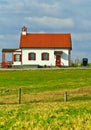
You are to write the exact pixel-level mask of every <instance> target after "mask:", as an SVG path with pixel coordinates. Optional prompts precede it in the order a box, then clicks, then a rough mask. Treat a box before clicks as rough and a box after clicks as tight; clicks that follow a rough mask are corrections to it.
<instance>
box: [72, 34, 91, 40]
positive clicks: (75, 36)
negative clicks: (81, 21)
mask: <svg viewBox="0 0 91 130" xmlns="http://www.w3.org/2000/svg"><path fill="white" fill-rule="evenodd" d="M72 39H73V40H74V41H78V42H88V41H91V32H90V33H85V32H83V33H73V34H72Z"/></svg>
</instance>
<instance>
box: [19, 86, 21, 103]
mask: <svg viewBox="0 0 91 130" xmlns="http://www.w3.org/2000/svg"><path fill="white" fill-rule="evenodd" d="M19 104H21V88H19Z"/></svg>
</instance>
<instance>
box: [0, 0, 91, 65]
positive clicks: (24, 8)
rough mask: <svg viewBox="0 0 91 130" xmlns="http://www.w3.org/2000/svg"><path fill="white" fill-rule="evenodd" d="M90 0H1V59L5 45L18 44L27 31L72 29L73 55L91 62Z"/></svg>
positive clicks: (45, 31) (69, 30) (15, 46)
mask: <svg viewBox="0 0 91 130" xmlns="http://www.w3.org/2000/svg"><path fill="white" fill-rule="evenodd" d="M90 8H91V0H0V61H1V50H2V49H3V48H19V40H20V33H21V28H22V26H23V25H25V26H27V30H28V32H30V33H32V32H43V33H71V37H72V48H73V49H72V56H71V57H72V59H73V60H74V59H77V58H79V59H82V58H83V57H87V58H88V60H89V62H91V11H90V10H91V9H90Z"/></svg>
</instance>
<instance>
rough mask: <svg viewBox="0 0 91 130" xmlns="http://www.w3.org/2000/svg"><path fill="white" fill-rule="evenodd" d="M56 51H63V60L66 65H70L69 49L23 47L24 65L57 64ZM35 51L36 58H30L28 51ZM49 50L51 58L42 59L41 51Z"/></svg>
mask: <svg viewBox="0 0 91 130" xmlns="http://www.w3.org/2000/svg"><path fill="white" fill-rule="evenodd" d="M54 51H63V53H62V57H61V62H62V65H64V66H69V61H68V59H69V58H68V54H69V50H68V49H22V65H43V66H44V65H47V66H55V62H56V57H55V55H54ZM30 52H33V53H36V60H28V53H30ZM44 52H47V53H49V60H48V61H47V60H44V61H43V60H41V53H44Z"/></svg>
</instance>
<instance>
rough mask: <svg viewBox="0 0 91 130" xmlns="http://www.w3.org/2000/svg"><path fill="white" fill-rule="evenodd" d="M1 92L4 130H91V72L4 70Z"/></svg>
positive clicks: (0, 73) (0, 117)
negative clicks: (63, 96) (20, 102)
mask: <svg viewBox="0 0 91 130" xmlns="http://www.w3.org/2000/svg"><path fill="white" fill-rule="evenodd" d="M19 88H22V91H23V92H22V94H23V97H22V104H20V105H19V104H18V103H17V100H16V99H15V98H18V96H17V90H18V89H19ZM0 90H3V91H2V92H1V93H0V103H1V104H3V105H0V130H91V100H90V99H91V70H90V69H80V70H79V69H64V70H63V69H60V70H11V71H4V70H3V71H0ZM5 90H14V91H12V92H11V91H9V92H7V91H6V92H5ZM65 91H67V92H68V93H71V94H72V96H70V95H68V102H64V101H63V100H61V99H60V95H61V94H63V93H64V92H65ZM9 98H10V99H9ZM9 100H10V101H9ZM4 102H6V103H5V104H4Z"/></svg>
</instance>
